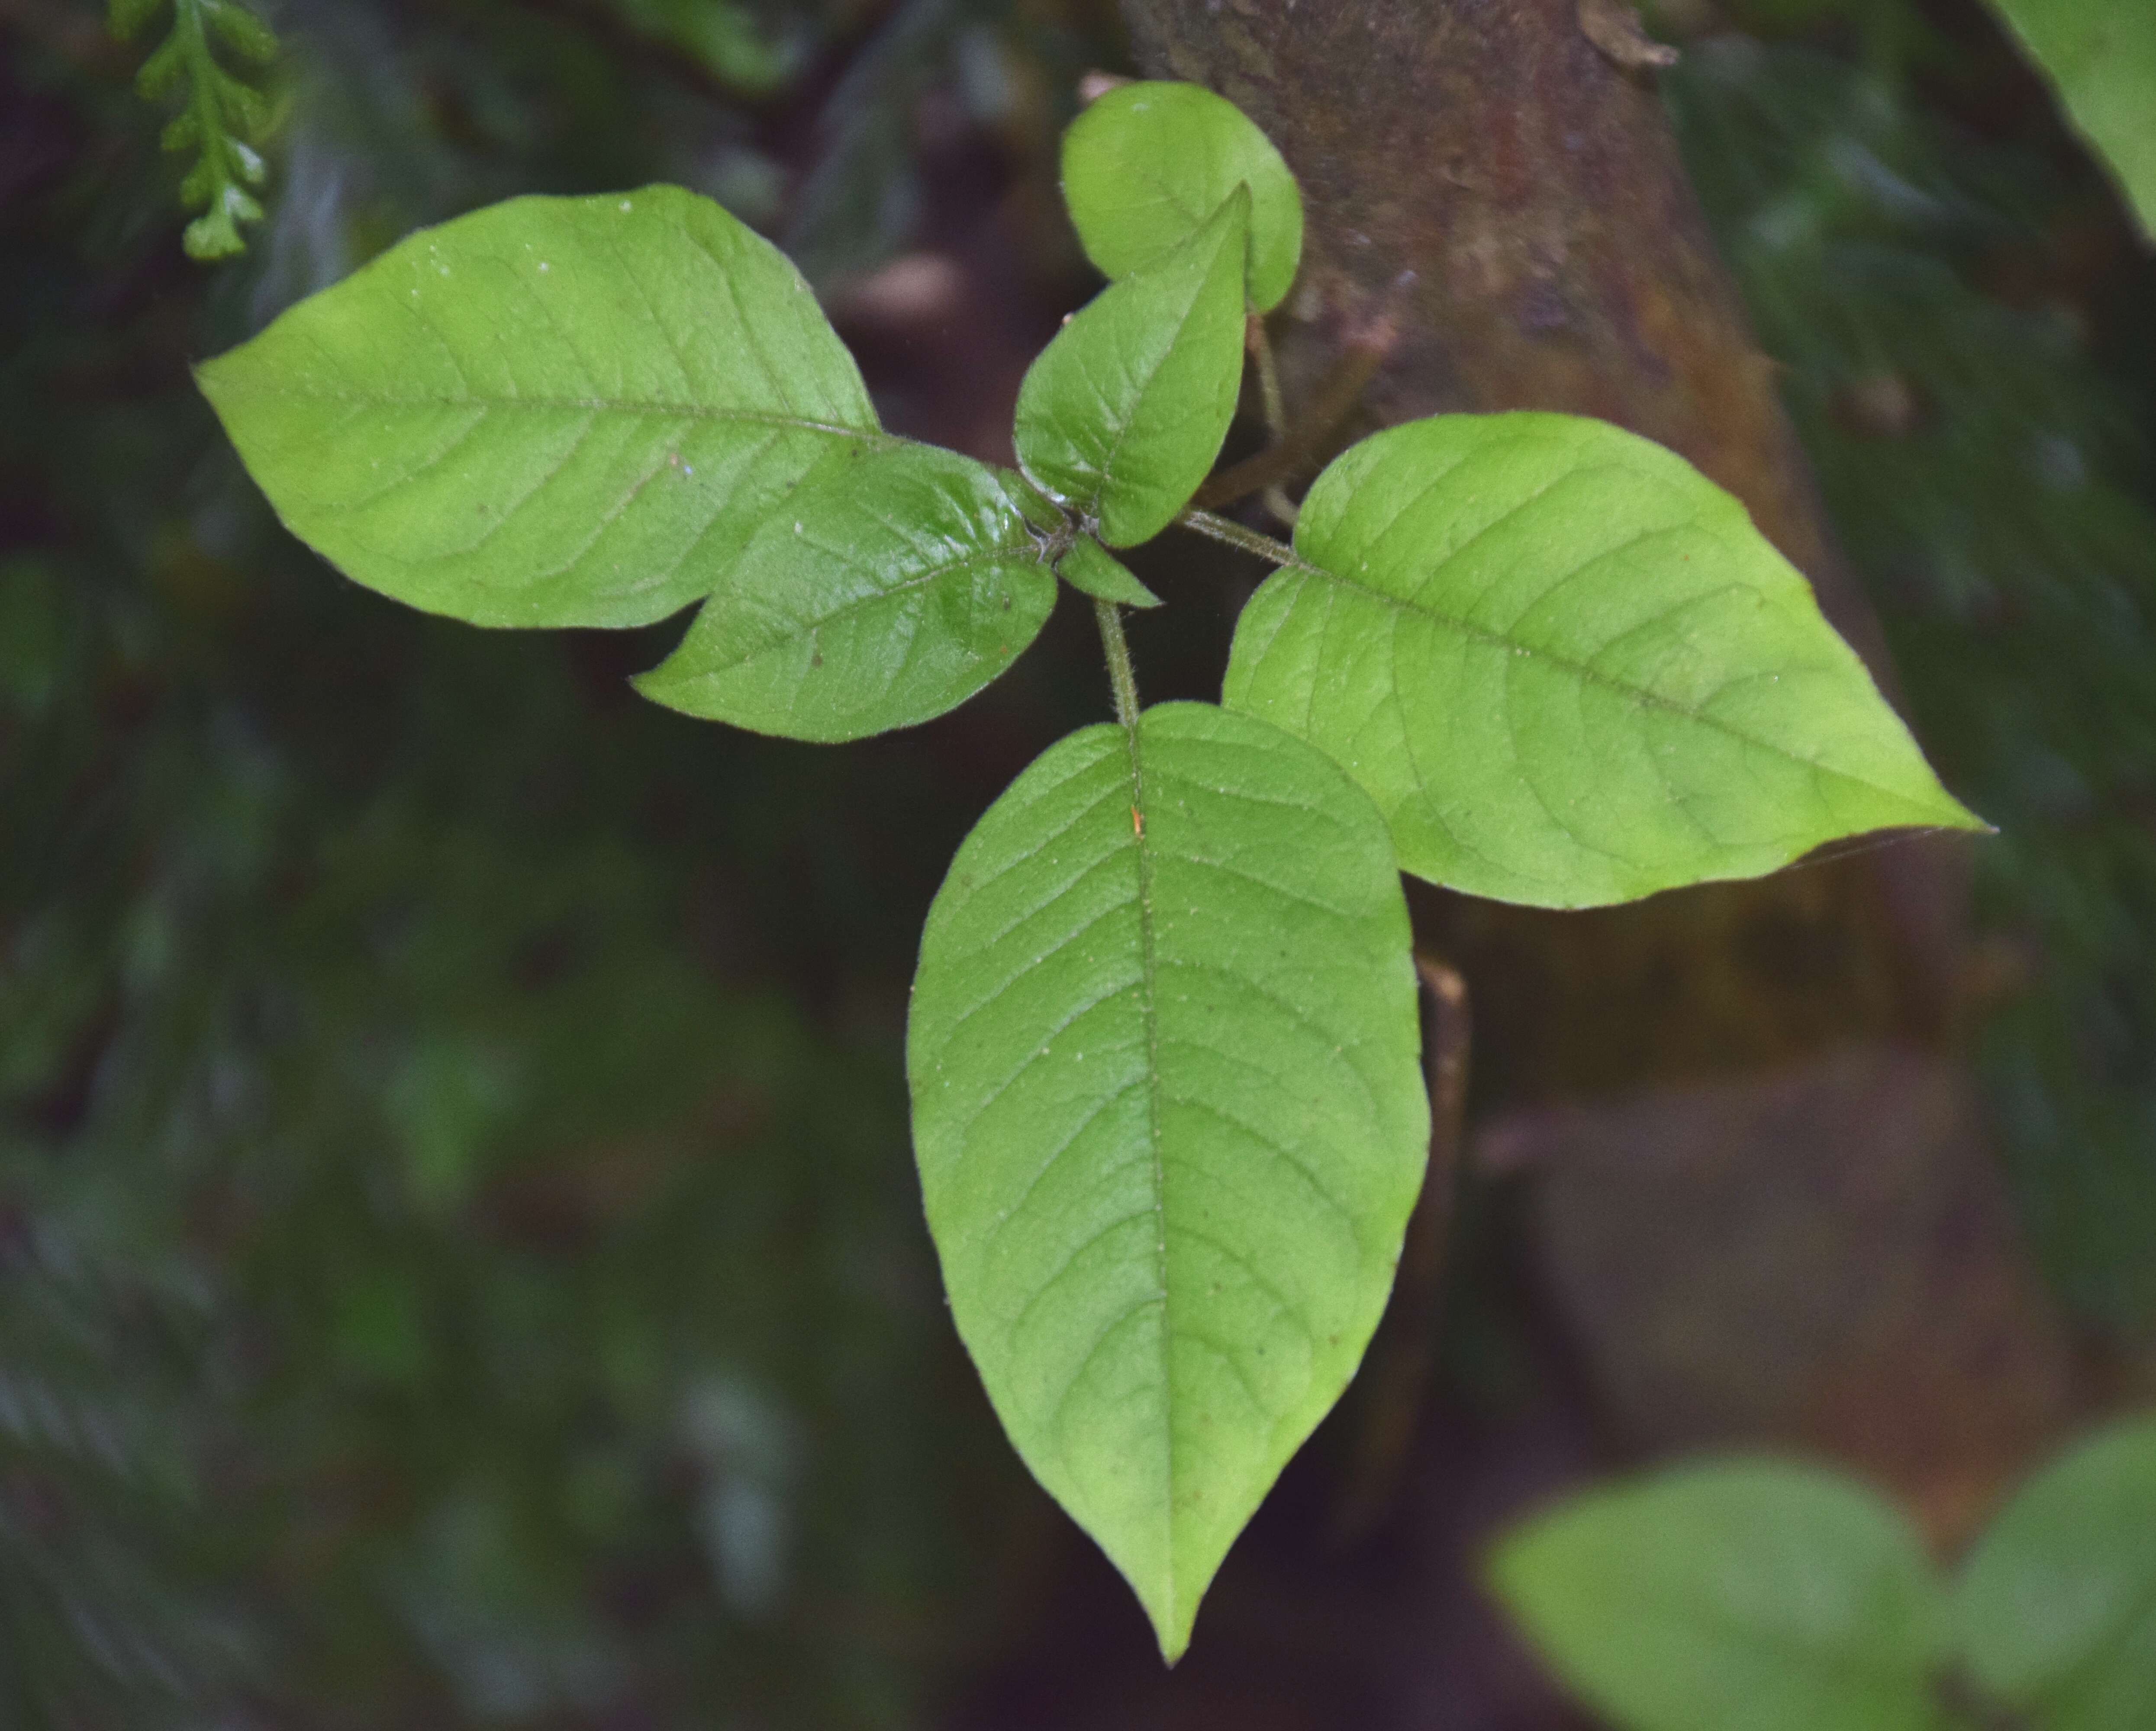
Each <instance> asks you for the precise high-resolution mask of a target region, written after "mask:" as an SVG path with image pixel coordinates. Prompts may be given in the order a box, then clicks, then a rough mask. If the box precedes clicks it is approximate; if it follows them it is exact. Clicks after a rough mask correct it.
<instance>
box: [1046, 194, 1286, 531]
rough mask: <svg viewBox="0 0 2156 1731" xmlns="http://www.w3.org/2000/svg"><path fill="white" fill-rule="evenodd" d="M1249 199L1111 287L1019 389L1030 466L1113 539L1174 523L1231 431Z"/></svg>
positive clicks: (1230, 201) (1239, 372)
mask: <svg viewBox="0 0 2156 1731" xmlns="http://www.w3.org/2000/svg"><path fill="white" fill-rule="evenodd" d="M1249 221H1250V194H1249V193H1248V192H1245V191H1244V190H1243V189H1242V188H1240V187H1237V188H1236V189H1235V191H1233V192H1230V193H1229V197H1228V198H1227V201H1226V202H1224V203H1223V204H1222V205H1221V207H1219V209H1218V210H1217V211H1215V212H1214V213H1213V216H1212V218H1211V220H1210V221H1209V222H1208V223H1206V224H1205V226H1204V228H1200V229H1199V231H1198V232H1197V233H1195V234H1193V235H1192V236H1191V237H1190V238H1188V240H1186V241H1185V242H1183V244H1182V245H1181V246H1179V247H1178V248H1176V249H1175V250H1174V251H1173V253H1171V254H1168V257H1167V258H1166V259H1163V260H1162V261H1161V263H1160V264H1158V265H1156V266H1155V267H1154V268H1153V269H1150V270H1147V271H1142V272H1140V273H1138V274H1136V275H1133V276H1128V277H1126V278H1125V279H1123V280H1122V281H1121V282H1119V283H1112V284H1110V285H1109V286H1108V287H1107V288H1106V289H1103V290H1101V293H1100V294H1098V295H1096V297H1095V298H1094V299H1093V300H1091V302H1090V303H1089V304H1088V305H1086V306H1085V307H1084V308H1083V309H1081V310H1080V312H1079V313H1078V315H1077V316H1076V317H1075V318H1074V319H1072V320H1070V323H1069V324H1067V325H1065V326H1064V327H1063V329H1062V330H1060V331H1058V332H1057V333H1056V335H1055V341H1053V342H1051V343H1050V344H1049V346H1047V347H1046V348H1045V349H1044V350H1042V351H1041V352H1040V355H1039V358H1038V359H1037V360H1035V361H1034V363H1033V365H1032V366H1031V367H1029V369H1028V370H1027V371H1026V375H1025V381H1024V383H1023V384H1022V385H1020V386H1019V393H1018V424H1017V428H1016V429H1015V433H1014V438H1015V439H1016V442H1017V445H1018V460H1019V465H1020V467H1022V468H1023V469H1024V470H1025V472H1026V474H1029V475H1030V476H1031V477H1032V478H1033V479H1034V481H1036V482H1037V483H1039V484H1040V485H1041V486H1042V487H1044V488H1045V489H1047V490H1048V491H1049V492H1050V494H1053V495H1054V496H1055V498H1056V499H1060V500H1061V501H1062V502H1063V503H1064V504H1066V505H1068V506H1069V507H1070V509H1071V510H1075V511H1078V512H1081V513H1082V514H1083V515H1086V516H1088V517H1091V518H1096V519H1098V520H1099V524H1100V535H1101V540H1104V541H1106V542H1107V543H1108V545H1110V546H1111V547H1127V546H1132V545H1135V544H1137V542H1139V541H1143V540H1152V537H1153V536H1155V535H1158V534H1159V533H1160V532H1161V530H1163V529H1165V528H1167V527H1168V524H1169V523H1170V522H1171V521H1172V520H1173V518H1174V516H1175V514H1176V513H1177V512H1178V511H1179V510H1182V509H1183V506H1184V505H1185V504H1188V503H1189V501H1190V495H1191V494H1193V493H1195V492H1196V491H1197V490H1198V484H1199V482H1200V481H1202V480H1204V479H1205V475H1206V472H1207V471H1208V470H1209V469H1211V468H1212V467H1213V459H1214V458H1215V457H1217V456H1219V454H1220V442H1221V441H1222V440H1223V439H1224V438H1227V436H1228V423H1229V422H1230V421H1232V420H1233V419H1234V418H1235V397H1236V395H1237V392H1238V391H1239V390H1240V387H1241V385H1242V380H1243V292H1242V274H1243V250H1244V237H1245V233H1246V232H1247V228H1248V224H1249Z"/></svg>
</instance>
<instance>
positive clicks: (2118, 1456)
mask: <svg viewBox="0 0 2156 1731" xmlns="http://www.w3.org/2000/svg"><path fill="white" fill-rule="evenodd" d="M1955 1609H1956V1612H1957V1621H1958V1633H1959V1635H1960V1639H1961V1647H1962V1663H1963V1666H1965V1667H1967V1669H1968V1671H1969V1674H1970V1676H1971V1677H1973V1678H1974V1680H1975V1681H1976V1682H1977V1683H1978V1684H1979V1687H1982V1688H1983V1689H1984V1691H1985V1692H1986V1693H1989V1695H1991V1696H1993V1697H1994V1698H1996V1699H1998V1700H1999V1701H2002V1702H2004V1703H2006V1704H2007V1705H2008V1706H2010V1707H2012V1708H2016V1709H2017V1710H2020V1711H2021V1712H2023V1713H2025V1714H2026V1715H2027V1716H2028V1718H2029V1719H2030V1723H2032V1724H2034V1725H2035V1726H2037V1727H2040V1728H2041V1731H2147V1728H2148V1727H2149V1726H2151V1725H2156V1418H2151V1417H2148V1416H2143V1417H2142V1418H2139V1419H2137V1420H2133V1421H2128V1422H2126V1423H2123V1424H2119V1425H2114V1426H2112V1427H2110V1428H2109V1429H2107V1430H2105V1431H2099V1432H2098V1433H2097V1435H2096V1436H2094V1437H2091V1438H2090V1439H2089V1440H2088V1441H2087V1442H2083V1443H2082V1444H2081V1445H2080V1446H2079V1447H2076V1448H2075V1449H2073V1450H2072V1451H2071V1452H2069V1453H2068V1454H2067V1455H2066V1457H2065V1458H2064V1459H2063V1460H2061V1461H2059V1462H2057V1463H2056V1464H2055V1465H2053V1466H2051V1467H2047V1468H2046V1470H2045V1471H2044V1472H2041V1473H2040V1474H2039V1475H2038V1476H2037V1477H2035V1479H2034V1480H2033V1481H2032V1482H2031V1483H2030V1484H2028V1485H2027V1486H2026V1487H2025V1488H2024V1489H2023V1490H2022V1491H2021V1493H2020V1495H2019V1496H2017V1497H2015V1499H2014V1500H2013V1502H2011V1503H2009V1504H2008V1505H2007V1508H2006V1511H2005V1513H2003V1514H2001V1515H2000V1516H1999V1518H1998V1519H1997V1520H1996V1521H1994V1523H1993V1524H1992V1525H1991V1528H1990V1529H1989V1531H1988V1532H1986V1533H1985V1534H1984V1537H1983V1538H1982V1539H1980V1540H1979V1541H1978V1544H1977V1546H1976V1549H1975V1550H1974V1552H1973V1553H1972V1554H1970V1556H1969V1560H1968V1561H1967V1562H1966V1563H1965V1564H1964V1565H1963V1568H1962V1575H1961V1580H1960V1583H1959V1585H1958V1590H1957V1602H1956V1606H1955Z"/></svg>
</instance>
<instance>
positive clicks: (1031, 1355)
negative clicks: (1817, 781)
mask: <svg viewBox="0 0 2156 1731" xmlns="http://www.w3.org/2000/svg"><path fill="white" fill-rule="evenodd" d="M1417 1046H1418V1039H1417V1024H1416V1017H1415V998H1414V973H1413V969H1412V965H1411V963H1410V960H1409V932H1408V923H1407V912H1406V907H1405V903H1404V899H1403V897H1402V895H1401V891H1400V886H1399V877H1398V874H1397V873H1396V871H1395V870H1394V866H1393V863H1392V858H1391V852H1390V848H1389V844H1388V842H1387V841H1386V837H1385V834H1384V830H1383V825H1382V823H1381V822H1380V821H1379V819H1378V814H1377V812H1375V811H1374V810H1373V809H1372V807H1371V806H1370V804H1369V801H1368V800H1367V799H1366V798H1365V797H1364V796H1363V795H1362V794H1361V793H1360V792H1359V791H1358V790H1357V789H1356V788H1355V787H1354V786H1353V784H1352V783H1350V782H1349V781H1347V779H1346V777H1345V776H1342V775H1341V773H1340V772H1339V771H1338V770H1337V768H1336V767H1335V766H1333V765H1332V764H1331V763H1329V762H1327V761H1326V760H1325V759H1324V758H1323V757H1322V755H1319V754H1317V752H1314V751H1312V750H1310V749H1309V748H1308V747H1306V746H1304V745H1301V744H1300V743H1298V742H1297V741H1296V740H1291V739H1290V738H1288V737H1287V736H1286V735H1283V734H1281V732H1279V730H1276V729H1275V728H1272V727H1270V726H1268V725H1265V723H1262V722H1259V721H1255V720H1251V719H1250V718H1249V717H1245V716H1238V715H1233V714H1229V713H1227V712H1226V711H1224V710H1221V709H1214V708H1213V707H1211V706H1210V705H1206V704H1163V705H1161V706H1159V707H1157V708H1154V709H1150V710H1147V712H1146V713H1145V714H1144V715H1143V717H1142V719H1141V720H1140V722H1139V724H1138V726H1137V730H1136V731H1135V734H1134V735H1133V734H1131V733H1127V732H1126V731H1125V730H1123V729H1122V728H1119V727H1111V726H1101V727H1094V728H1089V729H1086V730H1084V731H1082V732H1080V733H1077V734H1074V735H1071V736H1070V737H1069V738H1067V739H1065V740H1063V741H1062V742H1061V743H1060V744H1059V745H1055V746H1054V747H1052V748H1051V749H1050V750H1049V751H1048V752H1047V753H1046V754H1045V755H1043V756H1042V757H1041V758H1040V759H1039V761H1036V762H1035V763H1034V765H1033V766H1031V767H1030V768H1029V769H1028V770H1027V771H1025V773H1024V775H1022V776H1019V779H1018V781H1016V782H1014V784H1013V785H1012V786H1011V787H1010V788H1009V790H1008V791H1006V792H1005V793H1004V796H1003V797H1002V798H1001V799H999V800H998V801H997V802H996V804H995V805H994V806H993V807H992V808H991V809H990V810H989V812H988V814H987V815H986V816H985V817H983V819H982V820H981V822H980V824H979V826H978V827H977V828H976V829H975V830H974V831H973V834H972V835H971V836H969V837H968V838H967V841H966V842H965V844H964V846H963V847H962V848H960V850H959V853H958V856H957V859H956V860H955V861H954V862H953V863H952V868H951V872H950V875H949V877H948V878H947V879H946V881H945V883H944V885H943V888H942V891H941V892H940V893H939V894H938V895H937V899H936V903H935V905H934V907H933V909H932V910H931V912H930V914H929V917H928V924H927V932H926V934H925V935H924V937H923V940H922V943H921V965H920V970H919V973H918V976H916V980H915V982H914V996H913V1006H912V1014H911V1020H910V1023H909V1030H908V1035H907V1072H908V1076H909V1078H910V1080H911V1085H912V1092H913V1102H914V1145H915V1150H916V1156H917V1158H918V1160H919V1161H920V1166H921V1187H922V1191H923V1194H924V1196H925V1198H926V1201H927V1214H928V1221H929V1225H930V1227H931V1229H932V1232H933V1233H934V1236H935V1239H936V1244H937V1252H938V1253H939V1255H940V1256H941V1257H942V1266H943V1273H944V1282H945V1285H946V1287H947V1289H948V1291H949V1293H950V1296H951V1304H952V1314H953V1316H954V1317H955V1319H956V1320H957V1326H958V1330H959V1333H960V1334H961V1335H962V1337H963V1338H964V1339H965V1341H966V1344H967V1346H968V1349H969V1350H970V1351H971V1353H972V1354H973V1361H974V1363H975V1365H977V1366H978V1368H979V1370H980V1373H981V1377H982V1380H983V1383H984V1384H985V1385H987V1388H988V1395H989V1397H990V1399H991V1400H992V1401H993V1402H994V1405H995V1407H996V1411H997V1412H998V1415H999V1416H1000V1417H1001V1418H1002V1420H1003V1422H1004V1428H1005V1430H1006V1431H1008V1432H1009V1435H1010V1437H1011V1440H1012V1442H1014V1445H1015V1446H1016V1447H1017V1448H1018V1451H1019V1454H1020V1455H1021V1456H1023V1457H1024V1460H1025V1462H1026V1464H1027V1465H1028V1466H1029V1467H1031V1468H1032V1470H1033V1472H1034V1475H1035V1477H1038V1478H1039V1481H1040V1482H1041V1483H1042V1484H1043V1485H1045V1487H1046V1488H1048V1490H1049V1491H1050V1493H1051V1494H1052V1495H1054V1496H1055V1498H1056V1499H1057V1501H1059V1502H1060V1503H1062V1505H1063V1506H1064V1508H1065V1509H1067V1510H1068V1511H1069V1512H1070V1513H1071V1515H1072V1516H1073V1517H1074V1518H1075V1519H1076V1520H1077V1521H1078V1522H1079V1524H1081V1526H1083V1527H1084V1528H1085V1529H1086V1530H1087V1531H1088V1532H1089V1533H1091V1534H1092V1535H1093V1537H1094V1538H1095V1539H1096V1540H1097V1541H1098V1542H1099V1543H1100V1544H1101V1548H1102V1549H1104V1550H1106V1552H1107V1554H1108V1555H1109V1557H1110V1558H1111V1559H1112V1560H1113V1561H1114V1563H1115V1564H1116V1567H1117V1568H1119V1569H1120V1570H1122V1572H1123V1575H1125V1577H1126V1578H1127V1580H1129V1581H1130V1583H1131V1585H1132V1588H1133V1589H1134V1590H1136V1592H1137V1596H1138V1598H1139V1600H1141V1602H1142V1604H1143V1605H1144V1606H1145V1608H1146V1610H1147V1613H1148V1614H1149V1616H1151V1617H1152V1622H1153V1626H1154V1629H1155V1631H1156V1633H1157V1634H1158V1637H1159V1640H1160V1644H1161V1648H1162V1651H1163V1653H1164V1654H1165V1655H1166V1656H1167V1657H1168V1658H1169V1659H1170V1660H1171V1661H1172V1660H1173V1659H1174V1658H1175V1657H1177V1656H1178V1655H1179V1654H1180V1653H1181V1652H1182V1651H1183V1646H1184V1645H1185V1644H1186V1643H1187V1641H1188V1638H1189V1632H1190V1625H1191V1621H1192V1619H1193V1616H1195V1615H1196V1611H1197V1606H1198V1601H1199V1596H1200V1595H1201V1594H1202V1593H1203V1592H1204V1590H1205V1587H1206V1585H1208V1583H1209V1581H1210V1580H1211V1579H1212V1576H1213V1574H1214V1570H1216V1569H1217V1568H1218V1567H1219V1563H1220V1560H1221V1559H1222V1557H1223V1556H1224V1554H1225V1553H1226V1551H1227V1549H1228V1547H1229V1544H1230V1543H1231V1542H1232V1541H1233V1540H1234V1539H1235V1535H1236V1534H1237V1533H1238V1532H1240V1530H1241V1529H1242V1526H1243V1524H1244V1523H1245V1521H1246V1520H1247V1519H1248V1518H1249V1517H1250V1513H1251V1512H1252V1511H1253V1510H1254V1509H1255V1508H1256V1506H1257V1504H1258V1503H1259V1502H1260V1499H1261V1498H1263V1496H1264V1495H1265V1492H1266V1490H1267V1489H1268V1488H1270V1485H1271V1483H1272V1482H1273V1480H1274V1478H1275V1477H1276V1476H1277V1475H1278V1473H1279V1472H1280V1470H1281V1467H1282V1466H1283V1465H1284V1464H1285V1463H1286V1461H1287V1459H1288V1457H1289V1456H1290V1455H1291V1454H1292V1453H1293V1452H1294V1451H1295V1449H1296V1447H1297V1446H1298V1445H1300V1444H1301V1442H1302V1440H1303V1439H1304V1438H1305V1437H1306V1436H1307V1435H1308V1434H1309V1432H1310V1431H1311V1428H1312V1426H1314V1425H1315V1424H1316V1423H1317V1421H1318V1419H1319V1418H1320V1417H1322V1416H1323V1414H1324V1413H1325V1412H1326V1411H1327V1409H1328V1408H1329V1407H1330V1406H1332V1403H1333V1401H1335V1400H1336V1399H1337V1396H1339V1393H1340V1391H1341V1390H1342V1388H1343V1387H1344V1386H1345V1385H1346V1384H1347V1379H1348V1377H1349V1375H1351V1374H1352V1373H1353V1369H1354V1366H1355V1365H1356V1363H1357V1361H1358V1360H1359V1358H1360V1356H1361V1355H1362V1352H1363V1347H1364V1345H1365V1344H1367V1342H1368V1338H1369V1335H1370V1331H1371V1329H1373V1327H1374V1326H1375V1324H1376V1323H1377V1319H1378V1314H1379V1312H1380V1310H1381V1309H1382V1308H1383V1304H1384V1300H1385V1295H1386V1293H1387V1291H1388V1289H1389V1287H1390V1285H1391V1282H1392V1276H1393V1268H1394V1263H1395V1262H1396V1261H1397V1259H1398V1257H1399V1246H1400V1238H1401V1233H1402V1232H1403V1231H1404V1227H1405V1223H1406V1220H1407V1216H1408V1212H1409V1209H1410V1207H1411V1206H1413V1202H1414V1196H1415V1192H1416V1190H1417V1188H1418V1186H1419V1184H1420V1181H1421V1177H1422V1172H1423V1166H1424V1160H1425V1158H1426V1155H1427V1138H1428V1129H1429V1114H1428V1104H1427V1101H1426V1099H1425V1097H1424V1091H1423V1087H1422V1083H1421V1078H1420V1075H1419V1065H1418V1057H1417Z"/></svg>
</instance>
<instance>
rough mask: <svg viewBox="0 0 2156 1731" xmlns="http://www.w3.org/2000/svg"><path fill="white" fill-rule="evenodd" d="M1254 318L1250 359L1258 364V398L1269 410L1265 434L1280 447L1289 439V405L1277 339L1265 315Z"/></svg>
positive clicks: (1266, 413)
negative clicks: (1276, 352) (1276, 361)
mask: <svg viewBox="0 0 2156 1731" xmlns="http://www.w3.org/2000/svg"><path fill="white" fill-rule="evenodd" d="M1250 358H1251V359H1252V360H1254V361H1256V362H1257V363H1258V397H1259V400H1260V402H1263V403H1264V405H1265V431H1266V432H1268V433H1270V434H1271V435H1272V436H1273V443H1275V444H1280V443H1283V442H1284V441H1285V440H1286V438H1287V405H1286V402H1284V401H1282V399H1281V383H1280V369H1279V368H1278V367H1277V366H1274V365H1273V340H1272V338H1271V337H1270V335H1267V334H1266V331H1265V318H1264V316H1263V315H1261V314H1258V313H1252V314H1251V315H1250Z"/></svg>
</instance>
